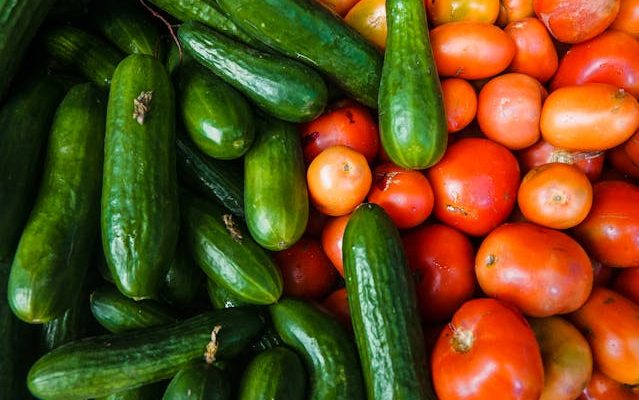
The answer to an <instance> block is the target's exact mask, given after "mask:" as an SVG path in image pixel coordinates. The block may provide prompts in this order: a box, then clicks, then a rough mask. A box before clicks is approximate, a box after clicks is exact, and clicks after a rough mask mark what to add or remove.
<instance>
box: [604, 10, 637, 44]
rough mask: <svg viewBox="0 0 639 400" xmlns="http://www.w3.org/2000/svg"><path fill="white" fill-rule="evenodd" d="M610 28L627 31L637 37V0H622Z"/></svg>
mask: <svg viewBox="0 0 639 400" xmlns="http://www.w3.org/2000/svg"><path fill="white" fill-rule="evenodd" d="M610 29H613V30H616V31H622V32H626V33H629V34H631V35H632V36H634V37H636V38H637V39H639V0H622V1H621V7H620V8H619V13H618V14H617V18H615V20H614V21H612V25H610Z"/></svg>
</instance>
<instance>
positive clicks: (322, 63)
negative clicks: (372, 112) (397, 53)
mask: <svg viewBox="0 0 639 400" xmlns="http://www.w3.org/2000/svg"><path fill="white" fill-rule="evenodd" d="M216 1H217V3H218V4H219V6H220V8H222V10H224V11H225V12H226V13H227V15H228V16H229V17H230V18H231V19H232V20H233V21H235V23H236V24H237V25H238V26H239V27H240V28H241V29H243V30H244V31H246V32H247V33H248V34H250V35H252V36H253V37H255V38H256V39H259V40H261V41H262V42H263V43H265V44H266V45H268V46H269V47H271V48H273V49H275V50H277V51H279V52H281V53H282V54H284V55H287V56H289V57H291V58H297V59H299V60H300V61H302V62H304V63H307V64H309V65H312V66H313V67H315V68H317V69H318V70H319V71H321V72H322V73H324V74H325V75H326V76H328V77H329V78H330V79H331V80H332V81H333V82H335V84H336V85H337V86H339V87H340V88H341V89H343V90H344V91H345V92H346V93H348V94H349V95H350V96H351V97H353V98H354V99H356V100H357V101H359V102H361V103H363V104H365V105H367V106H369V107H373V108H377V95H378V90H379V80H380V77H381V71H382V63H383V60H382V56H381V54H380V53H379V52H378V51H377V49H375V47H374V46H373V45H372V44H370V43H369V42H368V41H366V39H364V38H363V37H362V36H361V35H360V34H359V33H357V32H356V31H355V30H354V29H351V28H350V27H349V26H348V25H346V24H345V23H344V21H343V20H342V19H341V18H339V17H338V16H337V15H335V14H333V13H331V12H330V11H328V10H327V9H326V8H325V7H323V6H322V5H321V4H320V3H319V2H317V1H309V0H262V1H255V0H216Z"/></svg>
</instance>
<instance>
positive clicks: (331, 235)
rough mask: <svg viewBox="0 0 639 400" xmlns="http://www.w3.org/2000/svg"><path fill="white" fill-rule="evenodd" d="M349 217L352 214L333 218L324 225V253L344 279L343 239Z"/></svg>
mask: <svg viewBox="0 0 639 400" xmlns="http://www.w3.org/2000/svg"><path fill="white" fill-rule="evenodd" d="M349 217H350V214H348V215H342V216H340V217H335V218H331V219H330V220H328V222H327V223H326V224H325V225H324V230H323V231H322V247H323V248H324V252H325V253H326V255H327V256H328V258H329V259H330V260H331V262H332V263H333V265H334V266H335V269H337V272H339V274H340V275H341V276H342V277H343V276H344V262H343V260H342V239H343V238H344V231H345V230H346V224H347V223H348V218H349Z"/></svg>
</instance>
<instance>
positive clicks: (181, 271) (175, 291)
mask: <svg viewBox="0 0 639 400" xmlns="http://www.w3.org/2000/svg"><path fill="white" fill-rule="evenodd" d="M204 279H205V277H204V275H203V274H202V271H201V270H200V269H199V268H198V267H197V265H195V262H193V259H191V256H190V255H189V253H188V251H187V248H186V245H184V244H180V243H178V247H177V249H176V251H175V257H174V258H173V261H172V262H171V265H170V266H169V270H168V272H167V273H166V276H165V277H164V286H163V287H162V290H161V292H160V294H161V297H162V298H163V299H164V300H165V301H167V302H168V303H171V304H181V305H186V304H189V303H191V302H192V301H193V300H194V299H195V297H196V296H197V294H198V292H199V290H200V287H201V286H202V282H203V281H204Z"/></svg>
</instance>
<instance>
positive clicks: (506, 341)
mask: <svg viewBox="0 0 639 400" xmlns="http://www.w3.org/2000/svg"><path fill="white" fill-rule="evenodd" d="M431 372H432V376H433V384H434V386H435V391H436V392H437V397H438V398H439V399H440V400H458V399H459V400H462V399H493V398H500V399H516V400H524V399H526V400H527V399H530V400H538V399H539V396H540V395H541V391H542V389H543V386H544V369H543V364H542V359H541V354H540V351H539V345H538V344H537V340H536V339H535V335H534V333H533V331H532V329H531V328H530V326H529V325H528V323H527V322H526V320H525V319H524V318H523V317H522V316H521V314H519V312H517V311H516V310H515V309H514V308H512V307H510V306H508V305H506V304H505V303H502V302H500V301H499V300H495V299H475V300H470V301H468V302H467V303H465V304H464V305H462V306H461V308H460V309H459V310H458V311H457V312H456V313H455V315H454V316H453V320H452V322H451V323H449V324H448V325H447V326H446V327H445V328H444V330H443V331H442V333H441V335H440V336H439V340H438V341H437V344H436V345H435V349H434V350H433V353H432V356H431ZM496 396H497V397H496Z"/></svg>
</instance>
